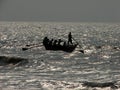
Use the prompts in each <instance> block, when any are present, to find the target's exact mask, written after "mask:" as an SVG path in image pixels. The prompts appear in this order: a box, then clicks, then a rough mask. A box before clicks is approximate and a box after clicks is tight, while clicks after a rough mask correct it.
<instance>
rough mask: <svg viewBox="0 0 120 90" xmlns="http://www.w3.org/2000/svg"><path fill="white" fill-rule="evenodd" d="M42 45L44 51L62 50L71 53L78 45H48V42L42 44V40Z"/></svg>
mask: <svg viewBox="0 0 120 90" xmlns="http://www.w3.org/2000/svg"><path fill="white" fill-rule="evenodd" d="M57 41H58V40H57ZM64 43H67V41H64ZM43 45H44V47H45V49H46V50H54V51H58V50H62V51H65V52H72V51H74V50H75V48H76V47H77V45H78V44H66V45H61V44H50V43H49V41H47V42H46V41H45V42H44V40H43Z"/></svg>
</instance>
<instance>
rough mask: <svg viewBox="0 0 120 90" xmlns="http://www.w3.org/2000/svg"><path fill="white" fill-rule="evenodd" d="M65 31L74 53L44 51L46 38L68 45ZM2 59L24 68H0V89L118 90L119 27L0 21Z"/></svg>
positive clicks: (119, 75) (2, 66)
mask: <svg viewBox="0 0 120 90" xmlns="http://www.w3.org/2000/svg"><path fill="white" fill-rule="evenodd" d="M69 32H71V33H72V37H73V38H74V39H75V41H73V42H74V43H76V42H77V43H79V45H78V46H77V48H76V49H75V50H74V51H73V52H71V53H68V52H64V51H49V50H45V48H44V46H43V45H42V40H43V38H44V37H45V36H47V37H48V38H49V39H62V40H66V41H67V39H68V33H69ZM26 45H29V46H26ZM80 46H81V47H80ZM23 47H28V49H27V50H25V51H23V50H22V48H23ZM29 47H31V48H29ZM81 49H82V50H84V53H81V52H80V50H81ZM2 56H4V57H5V58H9V57H14V58H25V59H27V60H28V63H26V64H23V65H12V64H7V65H4V64H3V65H2V64H0V90H119V89H120V24H119V23H72V22H71V23H65V22H61V23H56V22H0V57H2ZM2 59H3V58H2ZM2 59H0V62H2Z"/></svg>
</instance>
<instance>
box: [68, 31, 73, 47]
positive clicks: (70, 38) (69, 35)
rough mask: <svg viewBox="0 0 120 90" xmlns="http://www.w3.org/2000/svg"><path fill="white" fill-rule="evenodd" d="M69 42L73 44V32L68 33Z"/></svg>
mask: <svg viewBox="0 0 120 90" xmlns="http://www.w3.org/2000/svg"><path fill="white" fill-rule="evenodd" d="M69 44H73V43H72V34H71V32H69V34H68V45H69Z"/></svg>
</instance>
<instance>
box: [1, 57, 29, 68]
mask: <svg viewBox="0 0 120 90" xmlns="http://www.w3.org/2000/svg"><path fill="white" fill-rule="evenodd" d="M26 63H28V59H25V58H20V57H9V56H0V66H4V65H9V64H13V65H24V64H26Z"/></svg>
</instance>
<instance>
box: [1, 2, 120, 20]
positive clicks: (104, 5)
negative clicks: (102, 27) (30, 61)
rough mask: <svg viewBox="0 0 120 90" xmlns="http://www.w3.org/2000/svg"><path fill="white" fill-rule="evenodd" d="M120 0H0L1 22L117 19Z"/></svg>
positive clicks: (119, 17)
mask: <svg viewBox="0 0 120 90" xmlns="http://www.w3.org/2000/svg"><path fill="white" fill-rule="evenodd" d="M119 9H120V0H0V21H70V22H120V10H119Z"/></svg>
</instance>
